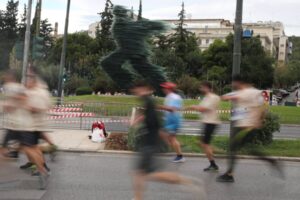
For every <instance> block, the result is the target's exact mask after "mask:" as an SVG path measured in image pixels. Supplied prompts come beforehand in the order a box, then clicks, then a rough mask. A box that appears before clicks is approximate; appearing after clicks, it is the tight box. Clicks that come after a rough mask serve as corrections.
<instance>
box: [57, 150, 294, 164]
mask: <svg viewBox="0 0 300 200" xmlns="http://www.w3.org/2000/svg"><path fill="white" fill-rule="evenodd" d="M58 151H59V152H67V153H99V154H118V155H134V154H136V152H133V151H120V150H89V149H82V150H81V149H72V148H70V149H59V150H58ZM159 155H160V156H164V157H169V156H174V153H160V154H159ZM184 156H185V157H190V158H194V157H200V158H206V155H205V154H201V153H185V154H184ZM215 157H216V158H220V159H226V158H227V155H221V154H217V155H215ZM237 158H238V159H242V160H259V159H258V158H257V157H255V156H246V155H238V156H237ZM271 158H273V159H275V160H278V161H288V162H300V157H281V156H271Z"/></svg>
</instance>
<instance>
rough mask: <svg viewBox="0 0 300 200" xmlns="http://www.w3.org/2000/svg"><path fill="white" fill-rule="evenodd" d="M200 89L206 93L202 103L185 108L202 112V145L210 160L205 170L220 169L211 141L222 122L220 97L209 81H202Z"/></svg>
mask: <svg viewBox="0 0 300 200" xmlns="http://www.w3.org/2000/svg"><path fill="white" fill-rule="evenodd" d="M200 91H201V93H203V94H204V95H205V96H204V98H203V100H202V102H201V103H200V105H195V106H190V107H187V108H186V109H185V110H195V111H198V112H201V113H202V123H203V129H202V130H203V131H202V136H201V141H200V145H201V147H202V149H203V150H204V152H205V154H206V156H207V158H208V160H209V162H210V165H209V166H208V167H207V168H205V169H204V171H218V170H219V167H218V165H217V164H216V162H215V160H214V153H213V148H212V146H211V145H210V143H211V140H212V137H213V134H214V132H215V130H216V128H217V126H218V124H220V119H219V115H218V108H219V104H220V97H219V96H218V95H216V94H215V93H213V88H212V85H211V83H210V82H207V81H205V82H202V83H201V86H200Z"/></svg>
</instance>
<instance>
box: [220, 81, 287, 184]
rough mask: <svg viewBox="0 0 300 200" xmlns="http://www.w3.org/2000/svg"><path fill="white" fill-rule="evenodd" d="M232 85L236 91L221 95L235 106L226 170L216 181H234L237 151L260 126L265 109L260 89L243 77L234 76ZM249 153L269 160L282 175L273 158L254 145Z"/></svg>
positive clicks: (249, 139) (247, 142)
mask: <svg viewBox="0 0 300 200" xmlns="http://www.w3.org/2000/svg"><path fill="white" fill-rule="evenodd" d="M232 85H233V88H234V89H236V91H235V92H233V93H230V94H227V95H225V96H223V97H222V99H223V100H229V101H232V102H233V103H235V106H236V107H235V110H234V111H233V117H232V119H231V120H233V121H234V136H233V138H231V141H230V147H229V148H230V150H229V152H230V155H229V166H228V170H227V172H226V173H225V174H224V175H222V176H219V177H218V178H217V181H218V182H234V177H233V172H234V168H235V164H236V154H237V151H239V150H240V149H241V148H243V147H244V146H245V145H246V144H249V142H250V141H251V139H252V138H253V137H254V136H255V134H256V132H257V130H258V129H259V128H261V126H262V125H263V119H264V117H265V111H266V109H265V104H264V99H263V96H262V94H261V91H260V90H258V89H256V88H254V87H253V86H252V85H251V84H250V83H249V82H248V81H247V80H246V79H245V78H242V77H240V76H235V77H234V78H233V82H232ZM249 153H250V154H252V155H254V156H257V157H258V158H259V159H261V160H264V161H267V162H269V163H270V164H271V165H272V166H273V167H275V168H276V169H277V170H279V172H280V174H281V175H282V172H281V168H280V167H279V165H278V163H277V161H276V160H275V159H272V158H270V157H268V156H267V155H266V154H265V153H263V152H261V151H259V149H257V148H255V147H254V148H252V149H251V150H250V152H249Z"/></svg>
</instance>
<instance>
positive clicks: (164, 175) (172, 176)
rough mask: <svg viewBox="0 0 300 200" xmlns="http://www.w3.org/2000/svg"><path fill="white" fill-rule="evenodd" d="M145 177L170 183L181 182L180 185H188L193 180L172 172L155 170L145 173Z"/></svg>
mask: <svg viewBox="0 0 300 200" xmlns="http://www.w3.org/2000/svg"><path fill="white" fill-rule="evenodd" d="M147 179H148V180H150V181H160V182H164V183H170V184H182V185H190V184H193V182H192V181H191V180H189V179H187V178H184V177H182V176H179V175H178V174H176V173H173V172H155V173H152V174H149V175H147Z"/></svg>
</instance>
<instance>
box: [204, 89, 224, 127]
mask: <svg viewBox="0 0 300 200" xmlns="http://www.w3.org/2000/svg"><path fill="white" fill-rule="evenodd" d="M219 105H220V97H219V96H218V95H216V94H213V93H209V94H208V95H206V96H205V97H204V98H203V100H202V102H201V103H200V106H201V107H204V108H206V109H208V110H207V111H205V112H203V113H202V122H203V123H206V124H219V123H220V119H219V115H218V108H219Z"/></svg>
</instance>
